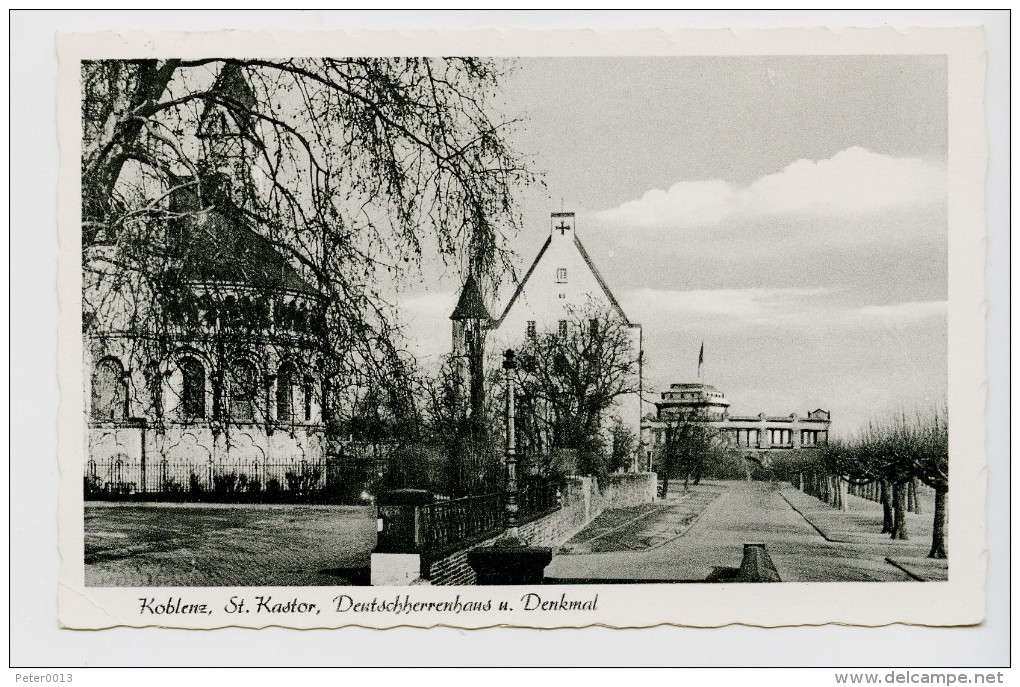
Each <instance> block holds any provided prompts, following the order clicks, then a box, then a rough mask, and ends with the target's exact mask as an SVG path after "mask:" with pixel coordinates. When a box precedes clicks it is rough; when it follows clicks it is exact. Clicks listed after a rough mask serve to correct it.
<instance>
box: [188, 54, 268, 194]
mask: <svg viewBox="0 0 1020 687" xmlns="http://www.w3.org/2000/svg"><path fill="white" fill-rule="evenodd" d="M212 95H213V98H212V99H210V100H207V101H206V104H205V108H204V109H203V111H202V114H201V116H200V118H199V122H198V138H199V139H200V140H201V142H202V162H203V166H204V169H203V177H204V179H203V183H205V184H208V187H209V193H210V196H211V199H212V200H213V201H214V202H216V201H220V202H217V205H219V204H222V201H224V200H229V201H230V202H231V203H233V204H234V205H238V206H241V205H243V204H244V197H243V196H244V193H245V190H246V189H247V187H248V184H249V182H250V176H249V175H250V171H249V170H250V165H251V159H250V155H249V144H248V143H247V140H250V138H251V134H250V131H249V130H250V128H251V126H252V123H253V117H252V115H251V112H252V110H253V109H254V107H255V94H254V92H253V91H252V89H251V86H250V85H249V84H248V80H247V79H246V78H245V76H244V73H243V72H242V70H241V67H240V66H239V65H238V64H236V63H234V62H227V63H226V64H224V65H223V68H222V69H220V73H219V74H218V75H217V76H216V81H215V82H214V83H213V87H212Z"/></svg>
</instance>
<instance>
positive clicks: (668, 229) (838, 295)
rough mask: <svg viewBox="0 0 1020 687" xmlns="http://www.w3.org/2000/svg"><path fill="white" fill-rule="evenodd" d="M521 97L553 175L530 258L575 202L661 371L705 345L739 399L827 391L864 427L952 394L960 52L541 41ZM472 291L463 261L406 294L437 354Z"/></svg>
mask: <svg viewBox="0 0 1020 687" xmlns="http://www.w3.org/2000/svg"><path fill="white" fill-rule="evenodd" d="M504 107H505V108H506V110H507V112H508V114H510V115H520V116H522V117H524V118H525V119H526V124H525V125H524V126H523V127H522V128H521V129H520V130H519V131H518V132H517V134H516V135H515V139H514V143H515V144H516V146H517V148H518V149H519V150H521V151H523V152H524V153H526V154H528V155H529V156H531V158H532V159H533V160H534V162H535V167H536V170H537V171H538V172H540V173H542V175H543V179H544V181H545V187H544V188H538V187H536V188H532V189H529V190H526V191H524V192H522V196H521V198H522V203H523V210H524V214H525V229H524V231H523V232H522V234H521V235H520V236H518V237H516V238H515V239H514V240H513V241H512V244H511V245H512V247H513V248H514V249H515V251H516V252H517V254H518V270H519V272H523V270H524V269H526V268H527V265H528V264H529V263H530V261H531V259H532V258H533V257H534V255H535V253H536V252H537V250H538V248H539V247H540V246H541V243H542V241H543V240H544V238H545V236H546V234H547V232H548V226H549V224H548V216H549V213H550V212H554V211H558V210H560V209H561V207H562V208H563V209H565V210H568V211H570V210H572V211H575V212H576V213H577V215H578V220H577V226H578V229H577V231H578V236H579V237H580V238H581V240H582V241H583V242H584V243H585V246H586V247H587V248H588V251H589V252H590V253H591V255H592V257H593V259H594V260H595V262H596V264H597V265H598V266H599V268H600V270H601V272H602V274H603V276H604V277H605V278H606V281H607V282H608V283H609V285H610V287H611V288H612V289H613V290H614V292H615V293H616V295H617V297H618V299H619V300H620V302H621V304H622V305H623V308H624V310H625V311H626V312H627V314H628V316H629V317H630V318H631V319H632V320H634V321H636V322H640V323H642V325H643V327H644V341H645V351H646V356H647V358H646V359H647V365H646V368H645V372H646V386H648V387H650V388H653V389H662V388H665V387H667V386H668V385H669V384H670V383H671V382H679V381H692V380H694V378H695V377H696V372H697V356H698V350H699V347H700V345H701V343H702V341H704V344H705V381H707V382H709V383H712V384H714V385H716V386H718V387H719V388H720V389H722V390H723V391H724V392H725V393H726V394H727V396H728V398H729V400H730V402H731V404H732V410H733V411H734V412H735V413H741V414H743V413H757V412H759V411H765V412H767V413H769V414H788V413H790V412H794V411H796V412H800V413H803V412H805V411H807V410H809V409H814V408H818V407H821V408H826V409H830V410H831V411H832V413H833V420H834V423H835V424H834V428H833V429H834V431H839V432H845V433H850V432H853V431H854V430H856V429H857V428H858V427H860V426H861V425H862V424H865V423H866V422H867V421H868V420H869V419H871V418H880V417H882V416H883V415H885V414H887V413H889V412H898V411H899V410H900V409H905V410H906V411H907V412H911V413H912V412H914V410H915V409H918V408H919V409H925V408H928V407H933V406H936V405H941V403H942V401H941V399H942V398H943V397H944V395H945V389H946V310H945V304H946V297H947V283H946V264H947V262H946V261H947V248H946V235H947V226H946V200H945V196H946V186H945V162H946V154H947V153H946V141H947V137H946V64H945V61H944V60H943V59H942V58H940V57H926V56H921V57H918V56H909V57H898V56H863V57H822V58H803V57H760V58H759V57H752V58H736V57H732V58H731V57H724V58H647V59H646V58H577V59H574V58H569V59H565V58H549V59H528V60H523V61H521V62H520V63H519V64H518V68H517V69H516V71H515V72H514V73H513V75H512V76H511V77H510V78H509V79H508V80H507V81H506V82H505V105H504ZM454 299H455V278H454V277H451V276H447V277H445V278H432V277H430V278H427V279H426V280H425V282H424V283H423V284H420V285H414V286H410V287H409V288H408V289H407V290H406V291H405V292H404V293H403V294H402V296H401V306H402V310H403V313H404V317H405V320H406V321H407V324H408V333H409V335H410V337H411V338H412V339H413V342H412V349H413V350H414V351H415V352H416V353H417V354H418V355H420V356H422V357H425V358H428V357H430V356H436V355H438V354H441V353H444V352H446V351H448V348H449V336H450V334H449V332H450V325H449V320H448V319H446V318H447V316H448V315H449V311H450V310H452V307H453V302H454ZM498 300H499V301H500V305H501V304H502V300H505V295H504V296H503V297H502V298H499V299H498ZM493 310H494V311H496V312H498V311H499V308H498V307H496V308H493Z"/></svg>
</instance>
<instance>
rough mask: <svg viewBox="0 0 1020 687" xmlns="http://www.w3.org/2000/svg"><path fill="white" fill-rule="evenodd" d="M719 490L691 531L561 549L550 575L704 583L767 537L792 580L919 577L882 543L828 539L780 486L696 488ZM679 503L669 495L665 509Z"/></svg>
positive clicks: (781, 567)
mask: <svg viewBox="0 0 1020 687" xmlns="http://www.w3.org/2000/svg"><path fill="white" fill-rule="evenodd" d="M713 490H717V491H721V492H722V493H721V495H720V496H718V498H714V499H711V500H707V503H706V499H704V498H703V499H701V503H703V504H704V509H703V510H702V512H701V514H700V516H698V518H697V519H696V521H695V522H694V524H693V525H692V526H691V527H690V529H689V530H687V531H686V533H683V534H680V535H679V536H677V537H675V538H673V539H669V540H667V541H664V542H659V543H658V545H656V546H652V547H648V548H644V549H641V548H640V547H635V548H634V549H633V550H629V551H628V550H626V548H627V547H625V546H619V547H614V548H615V550H612V551H605V552H602V553H598V552H592V553H581V554H566V553H564V554H559V555H556V556H555V557H554V558H553V561H552V563H551V564H550V565H549V567H548V568H546V576H547V577H551V578H556V579H559V580H567V579H599V578H601V579H615V580H625V579H634V580H686V581H703V580H705V579H706V578H707V577H708V576H709V575H710V574H712V573H713V571H715V570H716V569H717V568H736V567H739V565H740V561H741V558H742V555H743V544H744V543H745V542H754V541H761V542H765V544H766V546H767V547H768V551H769V553H770V555H771V557H772V560H773V562H774V563H775V565H776V568H777V570H778V571H779V575H780V577H781V578H782V579H783V581H785V582H794V581H797V582H807V581H819V582H821V581H825V582H835V581H893V580H903V581H906V580H909V579H911V578H910V577H909V576H908V575H907V574H906V573H904V572H903V571H902V570H899V569H898V568H896V567H894V566H892V565H890V564H888V563H887V562H886V561H885V556H886V552H885V548H883V547H882V546H877V545H869V544H854V543H833V542H828V541H826V540H825V539H824V538H823V537H822V535H821V534H819V533H818V531H817V530H816V529H815V528H814V527H812V526H811V525H810V524H809V523H808V522H807V520H806V519H805V518H804V517H803V516H802V515H801V514H800V513H798V512H797V511H796V510H794V509H793V508H792V507H791V506H790V504H789V503H787V501H786V500H785V499H783V497H782V496H781V495H780V493H779V490H778V488H777V487H776V486H775V485H770V484H766V483H761V482H725V483H714V484H702V485H699V486H698V487H696V488H695V493H697V492H699V491H700V492H702V493H705V492H711V491H713ZM671 508H673V507H672V506H670V504H669V502H668V501H667V502H666V504H664V508H663V510H662V512H663V514H668V512H669V511H670V509H671ZM646 517H647V516H646ZM667 518H668V515H667Z"/></svg>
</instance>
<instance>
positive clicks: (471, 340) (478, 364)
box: [450, 274, 492, 419]
mask: <svg viewBox="0 0 1020 687" xmlns="http://www.w3.org/2000/svg"><path fill="white" fill-rule="evenodd" d="M450 319H451V320H453V361H454V368H455V370H456V371H457V380H458V384H459V386H460V390H461V394H462V395H463V392H464V391H465V390H466V391H467V399H468V416H469V417H471V418H478V419H480V418H481V417H482V413H483V411H484V408H485V369H484V365H483V363H484V358H485V335H486V333H487V331H488V328H489V324H490V322H491V321H492V317H491V316H490V315H489V311H488V309H486V307H485V301H484V300H483V299H482V294H481V292H480V291H479V289H478V283H477V282H476V281H475V277H474V275H473V274H469V275H468V277H467V280H466V281H465V282H464V287H463V288H462V289H461V292H460V299H458V301H457V307H456V308H454V310H453V314H452V315H450Z"/></svg>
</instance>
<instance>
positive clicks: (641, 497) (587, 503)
mask: <svg viewBox="0 0 1020 687" xmlns="http://www.w3.org/2000/svg"><path fill="white" fill-rule="evenodd" d="M657 485H658V477H657V475H656V474H655V473H654V472H639V473H625V474H617V475H610V476H609V478H608V479H607V480H606V484H605V486H604V488H603V489H602V490H599V487H598V482H597V480H596V479H595V478H593V477H570V478H568V479H567V480H566V485H565V488H564V490H563V494H562V498H563V505H562V507H561V508H560V509H559V510H555V511H553V512H552V513H548V514H547V515H544V516H542V517H540V518H537V519H535V520H532V521H530V522H526V523H524V524H522V525H521V526H520V527H519V528H518V529H519V532H520V536H521V538H522V539H523V540H524V541H526V542H527V543H528V544H529V545H530V546H550V547H557V546H559V545H561V544H563V543H564V542H566V541H567V540H568V539H570V538H571V537H573V536H574V535H575V534H577V533H578V532H580V531H581V530H582V529H584V527H585V526H586V525H587V524H588V523H590V522H591V521H592V520H594V519H595V518H597V517H598V516H599V515H601V513H602V511H604V510H606V509H609V508H627V507H630V506H639V505H641V504H645V503H651V502H653V501H655V495H656V487H657ZM500 536H502V534H500V535H497V536H494V537H490V538H489V539H485V540H483V541H479V542H474V543H472V544H471V545H470V546H467V547H465V548H463V549H458V550H456V551H453V552H450V553H448V554H446V555H443V556H441V557H439V558H435V559H433V560H429V559H428V557H427V556H422V557H421V559H420V564H419V575H420V578H422V579H418V580H413V579H411V578H412V575H413V567H414V565H413V564H412V565H410V566H409V565H408V561H406V560H402V563H403V564H402V566H401V570H400V572H397V571H396V570H394V572H395V573H396V574H395V575H387V574H386V573H385V570H386V568H387V567H388V563H389V561H388V560H387V559H385V558H383V557H384V556H392V555H399V554H372V584H373V585H398V584H412V583H416V584H433V585H473V584H475V583H476V581H477V578H476V576H475V571H474V569H473V568H472V567H471V566H470V565H468V562H467V554H468V551H470V550H471V549H474V548H476V547H479V546H489V545H491V544H492V543H494V542H495V541H496V540H497V539H499V537H500ZM415 555H418V554H415ZM392 562H393V563H396V562H397V561H396V559H394V560H393V561H392Z"/></svg>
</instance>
